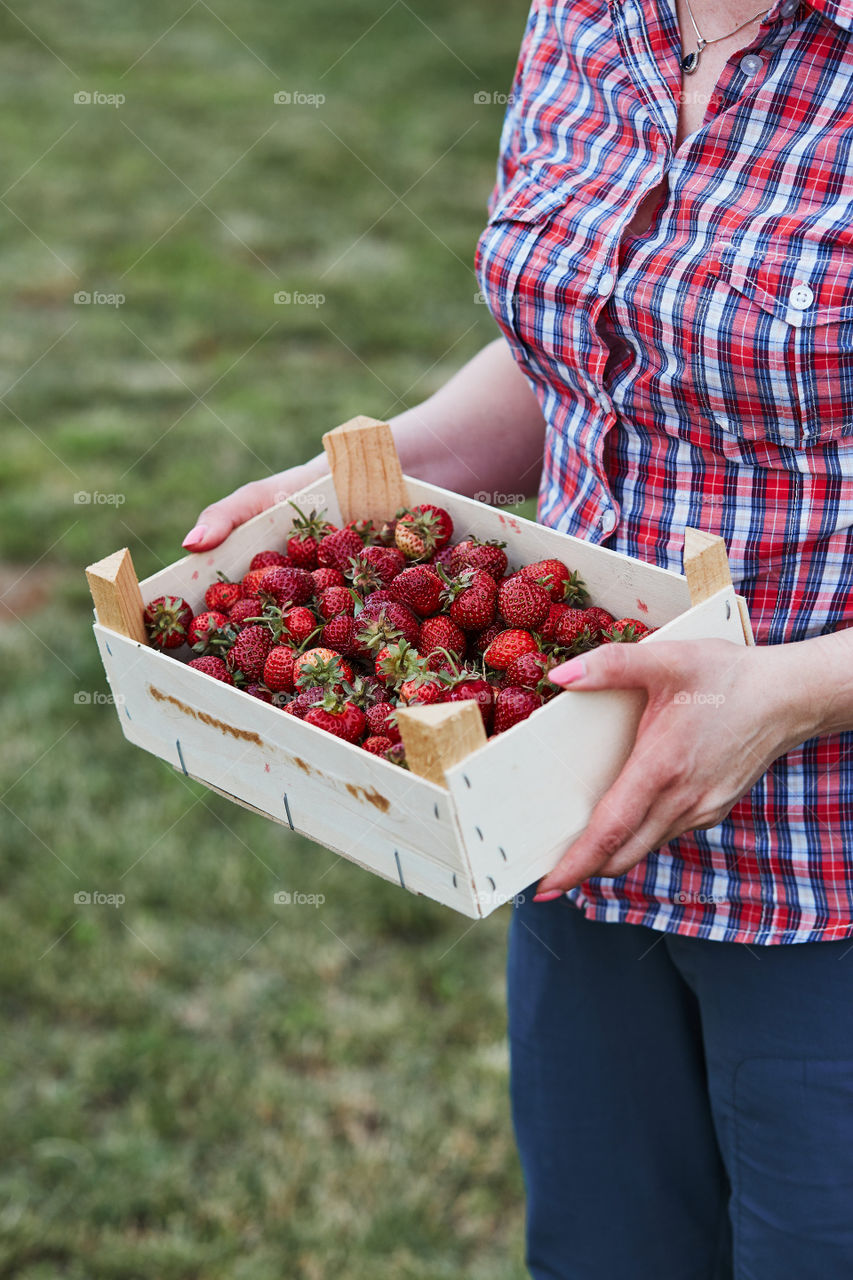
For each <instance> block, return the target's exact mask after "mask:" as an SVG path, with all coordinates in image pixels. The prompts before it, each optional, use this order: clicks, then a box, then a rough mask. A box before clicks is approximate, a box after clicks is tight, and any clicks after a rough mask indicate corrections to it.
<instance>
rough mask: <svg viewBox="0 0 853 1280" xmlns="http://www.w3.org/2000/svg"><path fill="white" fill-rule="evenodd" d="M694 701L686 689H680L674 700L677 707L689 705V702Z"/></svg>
mask: <svg viewBox="0 0 853 1280" xmlns="http://www.w3.org/2000/svg"><path fill="white" fill-rule="evenodd" d="M692 701H693V699H692V698H691V697H690V694H689V693H688V692H687V690H686V689H679V691H678V693H677V694H676V695H675V697H674V698H673V702H674V703H675V705H676V706H677V707H684V706H687V705H688V703H690V702H692Z"/></svg>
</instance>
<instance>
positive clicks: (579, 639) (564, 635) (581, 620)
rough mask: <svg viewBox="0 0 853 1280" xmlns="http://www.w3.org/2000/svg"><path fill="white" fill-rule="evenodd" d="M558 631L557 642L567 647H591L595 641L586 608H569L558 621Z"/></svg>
mask: <svg viewBox="0 0 853 1280" xmlns="http://www.w3.org/2000/svg"><path fill="white" fill-rule="evenodd" d="M556 632H557V634H556V640H557V643H558V644H560V645H562V646H563V647H564V648H566V649H571V648H572V647H578V648H580V649H589V648H591V647H592V645H593V644H594V643H595V642H594V639H593V636H592V633H591V632H590V629H589V620H588V619H587V616H586V610H584V609H572V608H567V609H566V612H565V613H564V614H563V615H562V617H561V618H559V619H558V621H557V628H556Z"/></svg>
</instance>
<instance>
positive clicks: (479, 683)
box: [444, 673, 495, 733]
mask: <svg viewBox="0 0 853 1280" xmlns="http://www.w3.org/2000/svg"><path fill="white" fill-rule="evenodd" d="M469 699H473V700H474V701H475V702H477V703H479V706H480V714H481V715H482V717H483V726H484V728H485V730H486V733H488V732H489V730H490V729H491V727H492V715H493V709H494V703H495V691H494V689H493V688H492V686H491V685H490V684H489V682H488V680H486V679H484V678H482V677H480V676H476V675H473V674H472V675H465V674H464V673H462V679H460V680H459V681H458V683H456V684H454V685H453V687H452V688H451V690H450V692H449V693H448V694H447V695H446V696H445V699H444V700H445V702H466V701H468V700H469Z"/></svg>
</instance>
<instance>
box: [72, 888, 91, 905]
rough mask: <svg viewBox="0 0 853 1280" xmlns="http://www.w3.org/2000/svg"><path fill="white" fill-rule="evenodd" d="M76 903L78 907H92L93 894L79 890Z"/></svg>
mask: <svg viewBox="0 0 853 1280" xmlns="http://www.w3.org/2000/svg"><path fill="white" fill-rule="evenodd" d="M74 901H75V903H76V904H77V906H78V907H86V906H90V905H91V902H92V895H91V893H87V892H86V890H85V889H78V890H77V892H76V893H75V895H74Z"/></svg>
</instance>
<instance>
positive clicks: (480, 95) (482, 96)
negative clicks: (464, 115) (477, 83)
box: [474, 89, 492, 105]
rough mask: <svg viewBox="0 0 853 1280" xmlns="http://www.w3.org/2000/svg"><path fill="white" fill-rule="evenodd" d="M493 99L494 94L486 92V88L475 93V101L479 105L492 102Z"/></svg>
mask: <svg viewBox="0 0 853 1280" xmlns="http://www.w3.org/2000/svg"><path fill="white" fill-rule="evenodd" d="M491 100H492V95H491V94H490V93H486V91H485V90H484V89H479V90H478V91H477V92H476V93H475V94H474V101H475V102H476V103H477V104H478V105H482V104H483V103H488V102H491Z"/></svg>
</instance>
